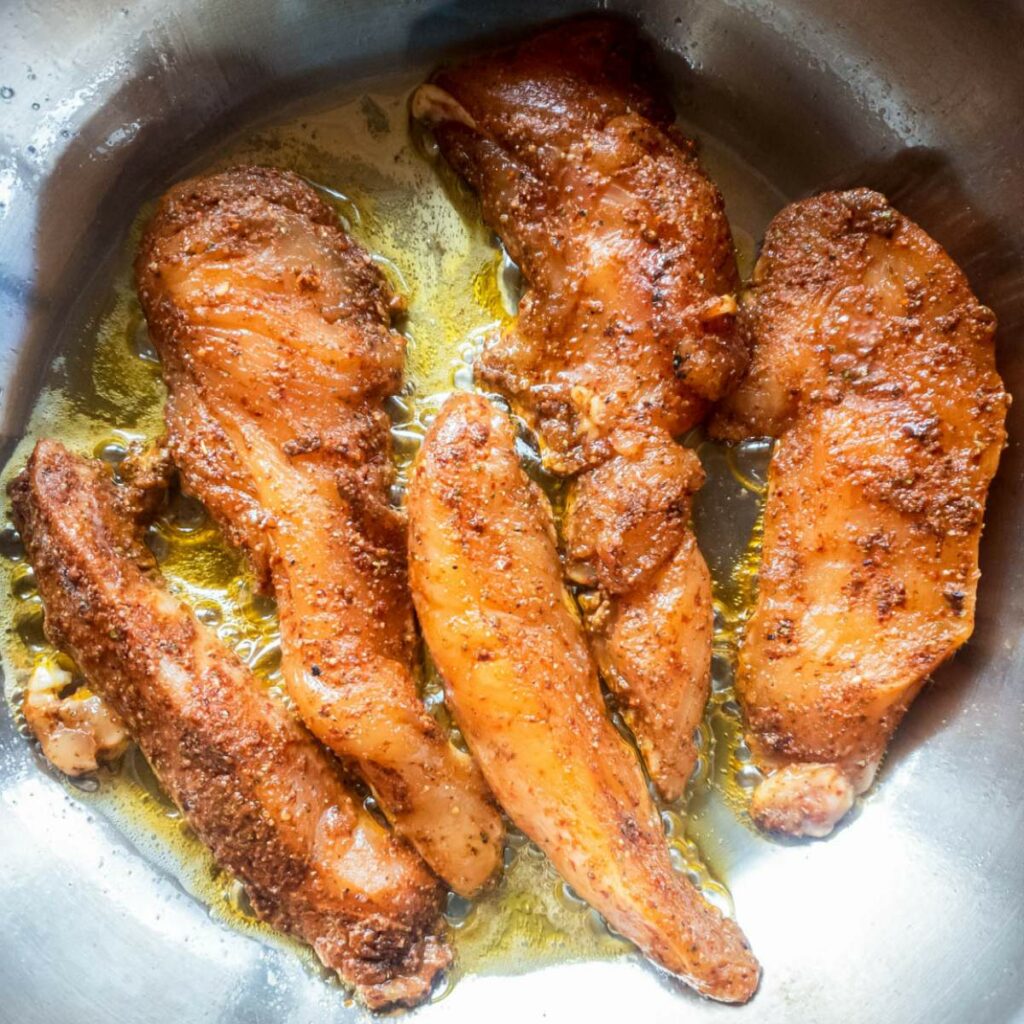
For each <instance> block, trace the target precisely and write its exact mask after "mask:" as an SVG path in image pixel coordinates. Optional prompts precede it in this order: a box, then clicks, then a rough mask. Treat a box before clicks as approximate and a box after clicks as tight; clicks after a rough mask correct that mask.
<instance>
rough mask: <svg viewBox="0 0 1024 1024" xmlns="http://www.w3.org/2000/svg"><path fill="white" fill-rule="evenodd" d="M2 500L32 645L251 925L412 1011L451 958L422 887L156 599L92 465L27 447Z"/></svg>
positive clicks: (376, 828) (172, 608)
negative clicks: (40, 616)
mask: <svg viewBox="0 0 1024 1024" xmlns="http://www.w3.org/2000/svg"><path fill="white" fill-rule="evenodd" d="M11 496H12V500H13V505H14V514H15V517H16V521H17V524H18V529H19V530H20V531H21V535H22V538H23V539H24V542H25V546H26V550H27V552H28V556H29V559H30V561H31V563H32V566H33V568H34V569H35V573H36V578H37V580H38V583H39V590H40V593H41V595H42V598H43V603H44V606H45V609H46V632H47V636H48V637H49V638H50V639H51V640H52V641H53V643H55V644H56V645H57V646H59V647H61V648H63V649H64V650H65V651H67V652H68V653H70V654H71V655H73V657H74V658H75V660H76V661H77V662H78V664H79V666H80V668H81V669H82V671H83V673H84V674H85V676H86V679H87V680H88V682H89V685H90V686H91V687H92V688H93V689H94V690H95V691H96V692H97V693H99V694H100V695H101V696H102V697H103V699H104V700H105V701H107V702H108V703H109V704H110V705H111V706H112V707H113V708H114V709H115V710H116V711H117V712H118V714H119V715H121V716H122V717H123V719H124V720H125V722H126V723H127V725H128V728H129V731H130V732H131V734H132V736H133V737H134V739H135V740H136V741H137V742H138V744H139V746H140V747H141V748H142V751H143V753H144V754H145V755H146V758H147V759H148V760H149V762H150V764H151V765H152V766H153V770H154V771H155V772H156V775H157V777H158V778H159V779H160V782H161V784H162V785H163V787H164V788H165V789H166V791H167V792H168V794H169V795H170V796H171V798H172V799H173V800H174V802H175V803H176V804H177V805H178V807H179V808H180V809H181V811H182V813H183V814H184V815H185V817H186V818H187V820H188V822H189V824H190V825H191V827H192V828H193V829H194V830H195V831H196V834H197V835H198V836H199V837H200V839H202V841H203V842H204V843H205V844H206V845H207V846H208V847H209V848H210V850H211V851H212V853H213V855H214V858H215V859H216V861H217V863H218V864H219V865H221V866H222V867H224V868H226V869H227V870H228V871H230V872H232V874H234V875H235V876H236V877H237V878H239V879H240V880H241V881H242V883H243V884H244V885H245V888H246V892H247V893H248V895H249V898H250V900H251V901H252V905H253V907H254V908H255V909H256V911H257V913H258V914H259V915H260V917H262V918H263V919H264V920H266V921H268V922H270V923H271V924H272V925H274V927H276V928H280V929H281V930H283V931H286V932H289V933H290V934H292V935H294V936H296V937H297V938H300V939H302V940H304V941H305V942H308V943H309V944H310V945H312V946H313V947H314V949H315V950H316V952H317V955H318V956H319V957H320V959H321V960H322V961H323V962H324V963H325V964H326V965H327V966H328V967H332V968H334V969H336V970H337V971H338V973H339V974H340V975H341V976H342V978H343V979H344V980H345V981H347V982H348V983H350V984H352V985H354V986H355V987H356V989H357V991H358V992H359V994H360V996H361V997H362V998H363V999H364V1000H365V1002H366V1003H367V1005H368V1006H371V1007H373V1008H380V1007H384V1006H392V1005H396V1004H397V1005H412V1004H414V1003H417V1002H419V1001H421V1000H422V999H423V998H424V997H425V996H426V995H427V994H428V993H429V991H430V987H431V984H432V982H433V980H434V978H435V977H436V975H437V974H438V972H440V971H441V970H443V969H444V968H445V966H446V965H447V964H448V962H449V960H450V953H449V951H448V948H447V945H446V943H445V940H444V938H443V936H442V934H441V932H440V930H439V929H440V921H439V901H440V896H441V892H440V888H439V886H438V884H437V882H436V881H435V879H434V878H433V877H432V876H431V875H430V873H429V872H428V871H426V869H425V868H424V867H423V866H422V863H421V861H420V860H419V858H418V857H417V856H416V855H415V854H414V853H413V852H412V851H411V850H410V849H409V848H408V847H406V846H405V844H404V843H402V842H401V841H400V840H398V839H396V838H395V837H393V836H392V835H391V834H390V833H388V832H387V831H386V830H385V829H384V828H382V827H381V826H380V825H379V824H378V823H377V822H376V821H375V820H374V819H373V818H372V817H371V816H370V815H369V814H368V813H367V812H366V811H364V810H363V808H362V807H361V805H360V804H359V803H358V801H357V800H355V799H353V797H352V795H351V794H350V793H349V792H348V790H347V789H346V788H345V786H344V785H343V783H342V782H341V780H340V778H339V776H338V773H337V771H336V768H335V766H334V765H333V764H332V763H331V761H330V760H329V758H328V757H327V755H326V754H325V753H324V752H323V751H322V750H321V748H320V747H319V746H318V745H317V744H316V743H315V741H313V740H312V739H311V738H310V737H309V735H308V734H307V733H305V732H304V731H303V730H302V729H301V728H300V727H299V726H298V725H297V724H296V723H295V722H294V721H293V720H292V718H291V716H290V715H289V714H288V713H287V712H286V711H285V710H284V709H283V708H282V707H280V706H279V705H278V704H276V703H274V702H273V701H272V700H271V699H270V698H268V697H267V696H265V695H264V693H263V691H262V690H261V689H260V687H259V684H258V683H257V682H256V680H255V679H253V677H252V676H251V674H250V673H249V671H248V670H247V669H246V668H245V667H244V666H243V665H242V664H241V662H239V661H238V659H237V658H235V657H234V655H232V654H231V653H229V652H228V651H226V650H225V649H224V648H223V647H222V646H221V645H220V643H219V642H218V641H217V640H216V638H215V637H214V636H213V635H212V634H211V633H209V632H208V631H207V630H206V629H205V627H203V626H202V625H201V624H200V623H199V622H198V621H197V620H196V619H195V617H194V616H193V615H192V613H191V612H190V611H189V610H188V609H187V608H186V607H185V606H184V605H182V604H181V603H180V602H178V601H177V600H176V599H175V598H173V597H171V595H170V594H169V593H168V592H167V591H166V590H165V589H164V588H163V587H162V585H161V584H160V582H159V580H158V578H157V577H156V576H155V574H154V573H153V565H152V559H151V556H150V555H149V553H148V551H147V550H146V549H145V547H144V546H143V545H141V544H140V543H139V541H138V538H137V537H136V536H135V534H134V533H133V531H132V527H131V525H130V521H129V520H128V518H127V517H126V516H125V515H124V510H123V508H122V507H121V505H120V504H119V498H118V495H117V494H116V493H115V488H114V486H113V484H112V483H111V481H110V479H109V476H108V475H107V473H106V470H105V467H103V466H102V465H101V464H99V463H92V462H87V461H85V460H83V459H80V458H78V457H76V456H73V455H71V454H70V453H69V452H67V451H66V450H65V449H64V448H63V447H61V445H59V444H57V443H56V442H53V441H41V442H39V444H38V445H37V446H36V449H35V452H34V453H33V455H32V457H31V459H30V460H29V463H28V466H27V468H26V469H25V471H24V472H23V473H22V474H21V475H20V476H19V477H18V478H17V479H16V480H15V481H14V483H13V484H12V487H11Z"/></svg>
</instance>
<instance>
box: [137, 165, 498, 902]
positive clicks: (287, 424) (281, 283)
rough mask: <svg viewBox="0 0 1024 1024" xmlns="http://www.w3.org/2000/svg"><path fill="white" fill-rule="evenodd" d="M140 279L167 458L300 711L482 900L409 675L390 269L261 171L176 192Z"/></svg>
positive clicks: (449, 787) (457, 767)
mask: <svg viewBox="0 0 1024 1024" xmlns="http://www.w3.org/2000/svg"><path fill="white" fill-rule="evenodd" d="M136 273H137V278H138V286H139V295H140V298H141V301H142V306H143V309H144V311H145V313H146V317H147V319H148V321H149V325H150V329H151V333H152V336H153V340H154V343H155V344H156V347H157V349H158V351H159V353H160V356H161V358H162V362H163V373H164V379H165V381H166V384H167V388H168V393H169V394H168V401H167V411H166V418H167V427H168V432H169V445H170V450H171V453H172V455H173V458H174V461H175V462H176V464H177V465H178V467H179V469H180V470H181V473H182V477H183V480H184V484H185V487H186V488H187V489H188V490H189V491H191V492H192V493H193V494H195V495H196V496H197V497H199V498H200V499H201V500H202V501H203V502H204V503H205V504H206V506H207V507H208V508H209V510H210V512H211V513H212V514H213V516H214V517H215V518H216V520H217V521H218V522H219V523H221V524H222V526H223V527H224V528H225V530H226V532H227V535H228V537H229V538H230V539H231V540H232V541H233V542H234V543H236V544H238V545H240V546H241V547H242V548H244V549H245V550H246V551H247V552H248V554H249V556H250V557H251V559H252V561H253V563H254V564H255V566H256V567H257V569H258V570H259V571H260V572H261V573H262V574H263V576H264V578H265V581H266V583H267V584H269V586H270V587H271V588H272V589H273V592H274V594H275V595H276V597H277V602H278V608H279V611H280V618H281V647H282V656H283V663H282V668H283V674H284V678H285V682H286V685H287V688H288V693H289V695H290V696H291V698H292V699H293V701H294V702H295V705H296V707H297V708H298V710H299V713H300V715H301V717H302V720H303V721H304V722H305V723H306V725H307V726H308V728H309V729H310V731H311V732H313V734H314V735H315V736H317V737H318V738H319V739H320V740H321V741H323V742H324V743H325V744H326V745H327V746H328V747H329V748H330V749H331V750H333V751H334V752H335V753H336V754H337V755H338V756H339V757H341V758H342V759H343V760H344V761H345V762H346V763H347V764H349V765H351V766H353V767H354V768H355V769H356V770H357V771H358V772H359V773H360V774H361V775H362V777H363V778H364V779H365V780H366V782H367V783H369V785H370V786H371V787H372V788H373V791H374V793H375V794H376V795H377V797H378V800H379V802H380V806H381V807H382V809H383V810H384V812H385V814H386V815H387V817H388V819H389V820H390V821H391V822H392V823H393V824H394V826H395V828H396V829H398V831H399V832H400V833H401V834H402V835H404V836H405V837H406V838H407V839H408V840H409V841H410V842H411V843H412V844H413V845H414V846H415V847H416V849H417V850H418V851H419V852H420V853H421V854H422V855H423V857H424V858H425V859H426V860H427V862H428V863H429V864H430V866H431V867H432V868H433V869H434V870H435V871H436V872H437V873H438V874H439V875H440V876H441V877H442V878H444V879H445V881H447V882H448V883H449V884H450V885H451V886H452V887H453V888H454V889H456V890H457V891H459V892H460V893H463V894H470V893H473V892H475V891H476V890H477V889H479V888H480V886H481V885H483V884H484V883H485V882H486V881H487V880H488V879H489V878H490V877H491V876H492V875H493V874H494V872H495V871H496V870H497V868H498V867H499V865H500V862H501V851H502V836H503V826H502V823H501V818H500V815H499V813H498V811H497V809H496V808H495V807H494V805H493V803H492V801H491V798H490V795H489V793H488V792H487V788H486V786H485V784H484V782H483V779H482V777H481V776H480V773H479V770H478V769H477V768H476V766H475V765H474V764H473V762H472V761H471V759H470V758H469V757H468V756H467V755H466V754H464V753H462V752H461V751H459V750H458V749H457V748H455V747H454V746H453V745H452V744H451V743H450V742H449V741H448V739H447V737H446V736H445V735H444V734H443V733H442V731H441V730H440V728H439V727H438V725H437V724H436V722H435V720H434V719H433V717H432V716H431V715H430V714H429V713H428V711H427V710H426V708H425V707H424V705H423V703H422V701H421V699H420V696H419V693H418V690H417V684H416V679H415V677H414V674H413V672H412V666H413V664H414V662H415V661H416V658H417V644H416V636H415V631H414V626H413V614H412V605H411V602H410V598H409V593H408V583H407V579H406V564H405V524H404V521H403V519H402V517H401V515H400V514H399V513H398V512H397V511H396V510H395V509H394V508H393V507H392V506H391V505H390V504H389V487H390V484H391V481H392V473H393V469H392V463H391V440H390V434H389V422H388V418H387V415H386V413H385V410H384V401H385V399H386V398H387V397H388V396H389V395H392V394H394V393H395V392H396V391H398V389H399V386H400V383H401V377H402V361H403V355H404V340H403V338H402V336H401V335H400V334H398V332H396V331H394V330H393V329H392V327H391V316H392V312H393V310H394V309H395V307H396V299H395V298H394V296H393V295H392V293H391V291H390V289H389V288H388V286H387V283H386V281H385V279H384V277H383V276H382V274H381V273H380V271H379V270H378V269H377V267H376V266H375V265H374V263H373V262H372V260H371V259H370V257H369V255H368V254H367V253H366V252H364V251H363V250H362V249H361V248H360V247H359V246H358V245H356V244H355V243H354V242H353V241H352V240H351V239H350V238H348V237H347V236H346V235H345V233H344V232H343V231H342V229H341V227H340V226H339V223H338V219H337V217H336V215H335V213H334V211H333V210H332V209H331V208H330V207H329V206H328V205H326V204H325V203H324V202H323V201H322V200H321V199H320V198H319V197H318V195H317V194H316V192H315V191H314V190H313V189H312V188H311V187H310V186H309V185H307V184H306V183H305V182H303V181H302V180H301V179H300V178H298V177H297V176H296V175H294V174H290V173H284V172H279V171H275V170H270V169H266V168H256V167H239V168H235V169H233V170H230V171H227V172H225V173H222V174H218V175H214V176H211V177H206V178H197V179H194V180H192V181H187V182H184V183H183V184H180V185H177V186H176V187H174V188H172V189H171V190H170V191H169V192H168V193H167V195H166V196H165V197H164V198H163V200H162V201H161V203H160V205H159V207H158V209H157V212H156V214H155V216H154V218H153V221H152V223H151V224H150V225H149V228H148V230H147V231H146V234H145V237H144V239H143V242H142V246H141V249H140V252H139V256H138V261H137V265H136Z"/></svg>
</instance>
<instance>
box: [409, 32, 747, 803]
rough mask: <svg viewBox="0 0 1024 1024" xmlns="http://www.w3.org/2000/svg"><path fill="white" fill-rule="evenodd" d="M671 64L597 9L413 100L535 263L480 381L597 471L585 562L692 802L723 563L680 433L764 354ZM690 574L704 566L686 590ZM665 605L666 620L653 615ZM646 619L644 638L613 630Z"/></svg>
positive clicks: (571, 568) (628, 683)
mask: <svg viewBox="0 0 1024 1024" xmlns="http://www.w3.org/2000/svg"><path fill="white" fill-rule="evenodd" d="M651 69H652V57H651V54H650V52H649V51H648V49H647V48H646V47H644V46H642V45H641V44H640V43H639V41H638V40H637V38H636V35H635V33H634V32H633V30H632V28H631V27H630V26H629V25H628V24H626V23H624V22H621V21H618V20H616V19H611V18H606V17H598V18H587V19H584V20H578V21H572V22H568V23H565V24H562V25H559V26H556V27H554V28H550V29H546V30H544V31H542V32H540V33H539V34H537V35H535V36H534V37H532V38H530V39H528V40H527V41H526V42H524V43H522V44H520V45H518V46H515V47H512V48H510V49H505V50H499V51H496V52H492V53H488V54H485V55H483V56H481V57H478V58H476V59H473V60H469V61H467V62H466V63H464V64H460V65H459V66H457V67H455V68H452V69H445V70H442V71H440V72H439V73H438V74H436V75H435V76H434V78H433V79H432V81H431V83H430V84H428V85H425V86H423V87H421V88H420V89H419V90H418V91H417V93H416V94H415V96H414V98H413V108H412V109H413V114H414V116H416V117H418V118H420V119H422V120H423V121H424V122H426V123H429V124H430V125H431V126H432V127H433V130H434V134H435V136H436V138H437V141H438V143H439V145H440V149H441V152H442V153H443V154H444V156H445V157H446V159H447V160H448V161H449V162H450V163H451V164H452V166H453V167H454V168H455V170H456V171H457V172H458V173H459V174H460V175H462V176H463V177H464V178H465V179H466V180H467V182H468V183H469V184H470V185H471V186H472V187H473V188H474V189H475V190H476V191H477V192H478V193H479V195H480V199H481V202H482V207H483V216H484V219H485V220H486V221H487V223H488V224H489V225H490V226H491V227H492V228H493V229H494V230H495V231H496V232H497V234H498V235H499V236H500V237H501V239H502V241H503V242H504V244H505V246H506V248H507V249H508V251H509V253H510V255H511V256H512V258H513V259H514V260H515V261H516V263H517V264H518V265H519V267H520V269H521V270H522V273H523V276H524V278H525V281H526V285H527V290H526V293H525V295H524V297H523V300H522V303H521V304H520V308H519V316H518V319H517V321H516V323H515V324H514V326H513V327H512V328H511V329H510V330H508V331H507V332H505V333H503V334H501V335H500V336H498V337H496V338H494V339H493V340H492V341H491V342H490V343H489V344H488V345H487V346H486V347H485V349H484V352H483V354H482V356H481V357H480V359H479V361H478V363H477V374H478V377H479V379H480V380H481V381H482V382H484V383H485V384H488V385H490V386H493V387H496V388H498V389H499V390H500V391H501V392H502V393H503V394H505V395H506V396H507V397H508V398H509V399H510V400H511V401H512V403H513V405H514V407H515V409H516V411H517V412H519V413H520V414H522V415H523V416H524V417H525V418H526V419H527V421H528V422H529V423H530V424H531V426H533V427H534V428H535V429H536V430H537V431H538V433H539V434H540V436H541V439H542V440H543V442H544V444H545V449H546V450H545V459H546V462H547V463H548V465H549V466H550V467H551V468H553V469H554V470H556V471H557V472H559V473H562V474H565V475H572V474H578V475H576V478H575V480H574V481H573V483H572V486H571V488H570V500H569V505H568V508H567V515H566V520H565V533H566V538H565V539H566V548H567V551H566V569H567V572H568V574H569V575H570V577H571V578H572V579H573V580H575V581H576V582H578V583H582V584H584V585H586V586H589V587H594V588H596V594H595V595H594V596H595V598H596V600H595V601H594V602H591V604H596V605H597V611H596V614H594V615H593V616H591V617H589V618H588V625H589V627H590V629H591V632H592V633H593V634H594V637H595V641H596V643H597V644H598V646H599V648H600V649H601V651H602V652H603V656H602V664H603V666H604V668H605V671H606V675H607V680H608V682H609V684H610V686H611V687H612V688H613V689H614V690H615V692H616V693H617V694H618V696H619V698H620V701H621V703H622V705H623V708H624V712H625V717H626V720H627V722H628V723H629V725H630V727H631V728H632V729H633V731H634V733H635V734H636V736H637V739H638V741H639V742H640V745H641V747H642V749H643V750H644V754H645V757H646V758H647V762H648V768H649V769H650V771H651V774H652V777H653V779H654V781H655V783H656V784H657V786H658V787H659V789H660V790H661V792H662V793H663V794H664V795H665V796H666V797H668V798H675V797H677V796H679V795H680V793H681V792H682V791H683V787H684V786H685V784H686V781H687V778H688V777H689V774H690V771H691V769H692V767H693V761H694V757H695V750H694V746H693V742H692V741H693V734H694V729H695V728H696V726H697V724H698V722H699V720H700V715H701V712H702V709H703V706H704V704H705V702H706V700H707V695H708V688H709V666H710V655H711V651H710V638H711V605H710V600H705V598H706V597H707V595H708V590H707V586H706V579H707V568H706V566H705V565H704V561H703V558H702V557H701V555H700V552H699V551H698V549H697V547H696V545H695V544H693V543H692V536H691V534H690V529H689V517H690V497H691V495H692V492H693V491H694V490H696V489H697V488H698V487H699V486H700V483H701V481H702V479H703V477H702V474H701V471H700V465H699V463H698V461H697V458H696V456H695V455H694V454H693V453H692V452H689V451H685V450H683V449H680V448H677V446H676V444H675V439H676V438H678V437H679V436H680V435H681V434H683V433H684V432H685V431H687V430H688V429H689V428H691V427H692V426H694V425H695V424H696V423H698V422H700V421H701V419H703V417H704V415H705V414H706V412H707V410H708V409H709V407H710V404H711V403H712V402H714V401H715V400H717V399H718V398H720V397H721V396H722V395H723V394H724V393H725V392H726V390H727V389H728V388H729V387H730V386H731V385H732V384H733V383H734V381H735V380H736V378H737V377H738V376H739V374H740V373H741V372H742V369H743V366H744V363H745V358H746V354H745V350H744V346H743V344H742V343H741V341H740V339H739V337H738V335H737V333H736V331H735V323H734V321H735V312H736V303H735V299H734V297H733V293H734V292H735V290H736V288H737V286H738V279H737V271H736V262H735V258H734V254H733V246H732V239H731V236H730V232H729V226H728V223H727V221H726V219H725V213H724V209H723V203H722V198H721V196H720V195H719V193H718V190H717V189H716V188H715V186H714V185H713V184H712V182H711V181H710V180H709V179H708V178H707V176H706V175H705V174H704V172H703V170H702V169H701V167H700V164H699V163H698V161H697V158H696V156H695V153H694V145H693V143H692V142H691V141H690V140H689V139H687V138H685V137H684V136H683V135H682V134H681V133H680V132H679V131H678V129H676V128H675V127H674V126H673V124H672V121H673V114H672V110H671V107H670V106H669V105H668V103H667V102H665V100H664V98H663V93H662V90H661V88H660V86H659V83H657V82H656V81H655V80H654V78H653V75H652V70H651ZM673 449H675V450H673ZM673 561H674V563H675V565H674V569H673V571H672V572H671V573H668V572H667V571H666V570H665V568H664V567H665V566H666V565H667V564H669V563H670V562H673ZM687 568H688V571H689V572H690V573H691V574H692V577H693V578H692V579H691V580H690V581H689V583H688V584H687V585H686V586H678V585H677V582H678V578H679V576H680V574H681V573H682V572H684V571H686V570H687ZM669 577H671V582H668V583H667V585H666V589H665V590H664V591H663V592H661V593H658V594H653V593H652V592H651V591H652V588H656V587H657V586H658V584H659V581H661V580H666V581H668V579H669ZM640 589H642V590H643V591H644V594H645V597H644V598H640V597H639V595H638V591H639V590H640ZM695 598H700V599H701V600H702V601H704V602H705V603H703V604H702V605H699V606H694V605H693V604H692V601H693V600H694V599H695ZM680 602H682V603H680ZM625 605H628V606H629V610H628V612H627V611H626V610H625V607H624V606H625ZM644 609H652V610H653V609H657V611H658V613H659V614H658V615H657V616H656V617H655V618H652V619H650V620H649V621H647V620H646V619H645V611H644ZM627 617H628V619H629V621H630V623H631V626H630V632H631V636H630V639H629V642H628V643H627V642H626V641H625V639H624V638H623V637H618V638H616V637H615V636H612V635H610V634H609V633H608V632H607V629H608V624H614V623H621V622H623V621H624V620H625V618H627ZM691 626H692V627H693V628H690V627H691ZM612 628H614V625H613V626H612ZM644 633H646V639H644V638H643V634H644ZM663 644H668V645H669V646H670V648H671V649H672V651H673V655H672V656H671V657H670V658H665V657H663V656H662V654H661V645H663ZM627 649H628V651H629V654H628V656H624V654H625V652H626V651H627Z"/></svg>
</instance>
